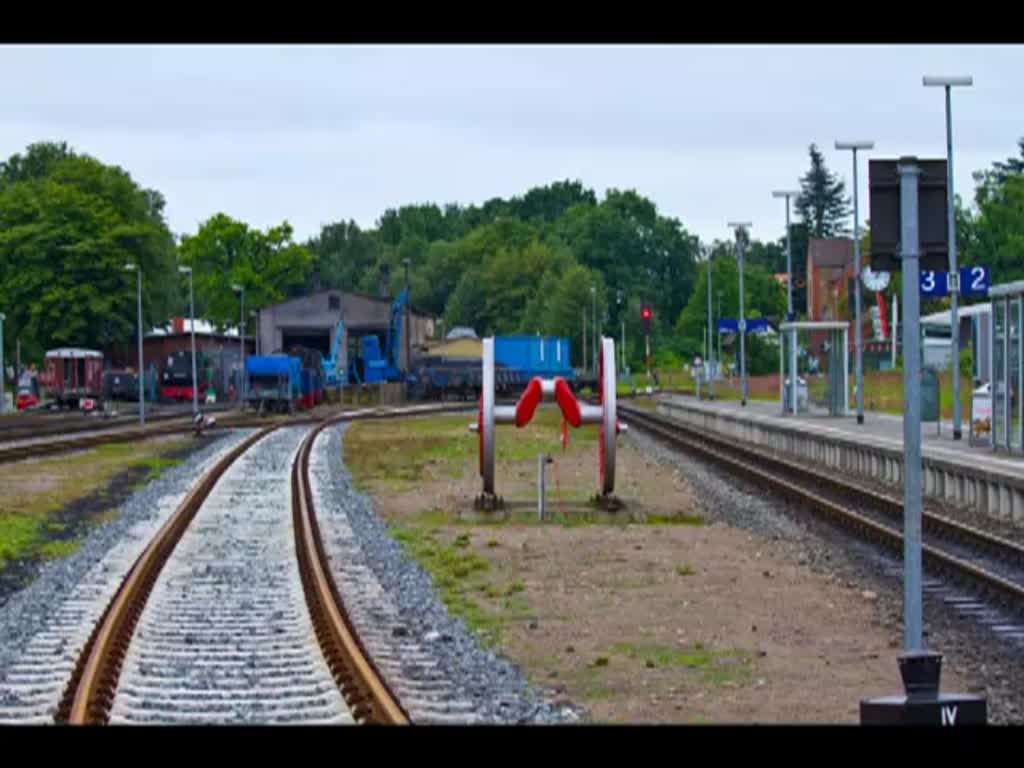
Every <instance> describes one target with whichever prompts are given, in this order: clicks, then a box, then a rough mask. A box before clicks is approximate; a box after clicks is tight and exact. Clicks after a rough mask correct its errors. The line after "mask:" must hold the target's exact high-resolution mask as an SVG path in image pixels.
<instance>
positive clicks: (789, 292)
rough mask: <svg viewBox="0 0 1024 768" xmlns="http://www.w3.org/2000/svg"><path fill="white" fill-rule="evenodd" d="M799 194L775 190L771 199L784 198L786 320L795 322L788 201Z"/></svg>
mask: <svg viewBox="0 0 1024 768" xmlns="http://www.w3.org/2000/svg"><path fill="white" fill-rule="evenodd" d="M799 195H800V193H799V192H793V191H791V190H775V191H774V192H772V197H784V198H786V319H787V320H789V321H793V320H796V316H795V315H794V314H793V252H792V247H791V243H790V237H789V199H790V198H791V197H799Z"/></svg>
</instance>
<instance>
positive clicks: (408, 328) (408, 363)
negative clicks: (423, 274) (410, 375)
mask: <svg viewBox="0 0 1024 768" xmlns="http://www.w3.org/2000/svg"><path fill="white" fill-rule="evenodd" d="M402 264H404V265H405V369H406V370H407V371H408V370H409V369H410V368H412V323H411V322H410V317H409V259H402Z"/></svg>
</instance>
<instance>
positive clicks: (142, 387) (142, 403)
mask: <svg viewBox="0 0 1024 768" xmlns="http://www.w3.org/2000/svg"><path fill="white" fill-rule="evenodd" d="M124 269H125V271H126V272H134V273H135V274H136V275H137V276H138V280H137V281H136V285H137V286H138V289H137V299H138V321H137V322H138V328H139V359H138V364H139V365H138V369H139V425H140V426H146V397H145V391H146V383H145V379H144V376H145V371H146V367H145V364H144V363H143V360H142V267H141V266H139V265H137V264H125V265H124Z"/></svg>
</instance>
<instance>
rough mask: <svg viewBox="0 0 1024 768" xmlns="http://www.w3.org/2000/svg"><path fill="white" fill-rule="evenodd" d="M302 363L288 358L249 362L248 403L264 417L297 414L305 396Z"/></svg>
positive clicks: (250, 359) (264, 357)
mask: <svg viewBox="0 0 1024 768" xmlns="http://www.w3.org/2000/svg"><path fill="white" fill-rule="evenodd" d="M301 365H302V362H301V361H300V360H299V359H298V358H297V357H289V356H288V355H252V356H249V357H246V358H245V377H246V401H247V402H248V403H249V405H251V406H252V407H254V408H256V409H258V410H259V411H260V413H262V412H264V411H268V410H271V411H279V412H288V413H292V412H294V410H295V408H296V406H297V405H298V404H299V400H300V398H301V396H302V368H301Z"/></svg>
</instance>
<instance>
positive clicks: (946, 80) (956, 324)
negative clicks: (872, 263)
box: [921, 75, 974, 440]
mask: <svg viewBox="0 0 1024 768" xmlns="http://www.w3.org/2000/svg"><path fill="white" fill-rule="evenodd" d="M921 82H922V84H923V85H924V86H925V87H926V88H927V87H935V86H941V87H943V88H945V89H946V186H947V187H949V193H948V194H947V195H946V217H947V218H948V219H949V222H948V224H947V226H948V227H949V303H950V313H951V314H952V322H951V323H950V330H951V331H952V338H951V339H950V341H951V345H952V353H953V365H952V368H953V439H954V440H959V439H961V436H962V432H961V428H960V313H959V311H958V309H957V305H958V304H959V303H960V302H959V295H960V279H959V277H960V272H959V270H958V269H957V263H956V218H955V214H954V211H953V199H954V198H953V114H952V113H953V105H952V100H951V98H950V90H951V89H952V87H953V86H954V85H963V86H971V85H974V78H973V77H971V76H970V75H964V76H960V77H929V76H928V75H925V77H924V78H922V81H921Z"/></svg>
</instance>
